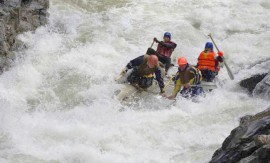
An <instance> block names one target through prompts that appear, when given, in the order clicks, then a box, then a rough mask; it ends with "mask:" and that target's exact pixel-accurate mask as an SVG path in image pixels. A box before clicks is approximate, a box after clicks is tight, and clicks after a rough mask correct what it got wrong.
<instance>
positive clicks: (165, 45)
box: [159, 41, 177, 49]
mask: <svg viewBox="0 0 270 163" xmlns="http://www.w3.org/2000/svg"><path fill="white" fill-rule="evenodd" d="M159 44H161V45H162V46H164V47H166V48H170V49H174V48H176V46H177V45H176V44H175V43H172V42H169V43H165V42H163V41H160V42H159Z"/></svg>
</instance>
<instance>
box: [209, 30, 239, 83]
mask: <svg viewBox="0 0 270 163" xmlns="http://www.w3.org/2000/svg"><path fill="white" fill-rule="evenodd" d="M208 36H209V37H210V39H211V40H212V42H213V43H214V45H215V47H216V49H217V51H219V49H218V47H217V45H216V43H215V41H214V39H213V38H212V36H211V33H210V34H209V35H208ZM222 59H223V62H224V65H225V67H226V70H227V72H228V75H229V77H230V79H231V80H233V79H234V76H233V73H232V71H231V69H230V67H229V66H228V64H227V62H226V60H225V58H224V57H222Z"/></svg>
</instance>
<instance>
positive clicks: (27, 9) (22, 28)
mask: <svg viewBox="0 0 270 163" xmlns="http://www.w3.org/2000/svg"><path fill="white" fill-rule="evenodd" d="M48 7H49V0H0V70H2V69H3V67H6V66H7V65H9V63H7V62H8V61H9V60H10V59H11V58H14V57H13V56H14V55H13V54H12V51H13V50H16V49H17V48H19V47H18V46H19V45H21V43H20V42H19V41H18V40H17V39H16V37H17V35H18V34H20V33H23V32H26V31H33V30H35V29H36V28H38V27H39V26H42V25H45V24H46V23H47V17H48V12H47V9H48ZM8 56H9V58H8ZM11 56H12V57H11Z"/></svg>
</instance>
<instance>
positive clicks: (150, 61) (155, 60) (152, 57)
mask: <svg viewBox="0 0 270 163" xmlns="http://www.w3.org/2000/svg"><path fill="white" fill-rule="evenodd" d="M148 64H149V66H150V67H154V66H156V65H157V64H158V57H157V56H156V55H150V56H149V58H148Z"/></svg>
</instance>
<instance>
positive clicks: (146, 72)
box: [137, 55, 159, 78]
mask: <svg viewBox="0 0 270 163" xmlns="http://www.w3.org/2000/svg"><path fill="white" fill-rule="evenodd" d="M148 58H149V56H148V55H145V56H144V58H143V62H142V63H141V64H140V65H139V66H138V67H137V74H138V75H139V76H144V77H147V78H152V77H154V72H155V71H156V69H157V68H158V67H159V65H157V66H154V67H153V68H149V67H148V64H147V62H148Z"/></svg>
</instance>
